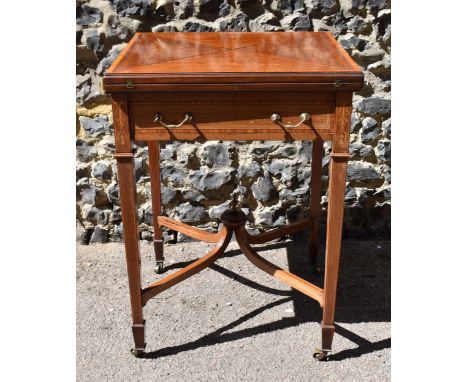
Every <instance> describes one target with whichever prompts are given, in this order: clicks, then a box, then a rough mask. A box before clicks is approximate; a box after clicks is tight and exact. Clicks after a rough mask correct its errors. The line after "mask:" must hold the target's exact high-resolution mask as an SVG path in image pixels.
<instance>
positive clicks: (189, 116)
mask: <svg viewBox="0 0 468 382" xmlns="http://www.w3.org/2000/svg"><path fill="white" fill-rule="evenodd" d="M192 118H193V115H192V113H185V117H184V119H183V120H182V121H181V122H180V123H178V124H177V125H170V124H167V123H165V122H164V121H163V116H162V114H161V113H156V114H155V115H154V123H155V124H157V123H158V122H159V123H160V124H161V125H163V126H164V127H166V128H168V129H175V128H176V127H180V126H182V125H183V124H184V123H185V122H188V121H191V120H192Z"/></svg>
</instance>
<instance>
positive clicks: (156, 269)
mask: <svg viewBox="0 0 468 382" xmlns="http://www.w3.org/2000/svg"><path fill="white" fill-rule="evenodd" d="M154 273H156V274H157V275H160V274H161V273H164V260H160V261H158V260H156V266H155V267H154Z"/></svg>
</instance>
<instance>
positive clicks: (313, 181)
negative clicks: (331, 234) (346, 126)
mask: <svg viewBox="0 0 468 382" xmlns="http://www.w3.org/2000/svg"><path fill="white" fill-rule="evenodd" d="M322 160H323V141H322V140H321V139H319V138H317V139H316V140H314V142H313V146H312V165H311V177H310V209H309V216H310V219H311V220H312V229H311V230H310V237H309V258H310V265H311V267H312V270H313V272H314V273H315V274H321V273H322V269H321V268H319V266H318V263H317V254H318V246H319V237H318V228H319V221H320V197H321V191H322Z"/></svg>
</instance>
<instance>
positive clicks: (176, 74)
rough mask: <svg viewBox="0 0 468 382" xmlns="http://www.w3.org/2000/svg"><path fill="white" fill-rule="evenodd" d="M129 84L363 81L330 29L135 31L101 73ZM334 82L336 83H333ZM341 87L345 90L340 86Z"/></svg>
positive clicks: (355, 86)
mask: <svg viewBox="0 0 468 382" xmlns="http://www.w3.org/2000/svg"><path fill="white" fill-rule="evenodd" d="M128 81H131V82H132V83H133V84H196V83H200V84H207V83H209V84H223V83H229V84H232V83H291V82H293V83H297V82H300V83H322V84H323V83H330V84H333V83H335V82H336V81H339V82H341V83H342V84H345V85H347V86H345V88H346V90H359V89H361V88H362V85H363V74H362V71H361V68H360V67H359V66H358V65H357V64H356V63H355V62H354V61H353V60H352V59H351V57H350V56H349V55H348V53H347V52H346V51H345V50H344V49H343V48H342V47H341V46H340V45H339V44H338V43H337V42H336V40H335V39H334V38H333V36H332V34H331V33H329V32H187V33H181V32H158V33H150V32H148V33H136V34H135V36H134V37H133V38H132V39H131V40H130V42H129V43H128V44H127V46H126V47H125V49H124V50H123V51H122V52H121V53H120V55H119V56H118V57H117V59H116V60H115V61H114V63H113V64H112V65H111V67H110V68H109V69H108V70H107V72H106V74H105V76H104V87H105V88H107V89H106V90H110V88H112V86H108V85H114V86H115V85H118V84H124V83H125V82H127V83H128ZM335 85H336V84H335ZM343 90H344V89H343Z"/></svg>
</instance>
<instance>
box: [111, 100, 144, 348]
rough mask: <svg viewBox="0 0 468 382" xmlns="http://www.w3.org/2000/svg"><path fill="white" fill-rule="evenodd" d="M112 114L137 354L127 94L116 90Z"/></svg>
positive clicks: (138, 293)
mask: <svg viewBox="0 0 468 382" xmlns="http://www.w3.org/2000/svg"><path fill="white" fill-rule="evenodd" d="M112 112H113V115H114V130H115V146H116V153H115V159H117V171H118V177H119V189H120V192H119V195H120V207H121V209H122V222H123V231H124V243H125V256H126V260H127V273H128V287H129V290H130V305H131V309H132V320H133V325H132V331H133V339H134V341H135V348H134V349H132V353H133V354H134V355H140V354H141V353H142V352H143V351H144V349H145V346H146V343H145V320H144V319H143V304H142V289H141V259H140V248H139V235H138V214H137V210H136V205H137V203H136V200H137V199H136V184H135V164H134V157H133V152H132V139H131V132H130V125H129V122H128V108H127V97H126V95H124V94H116V95H113V97H112Z"/></svg>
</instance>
